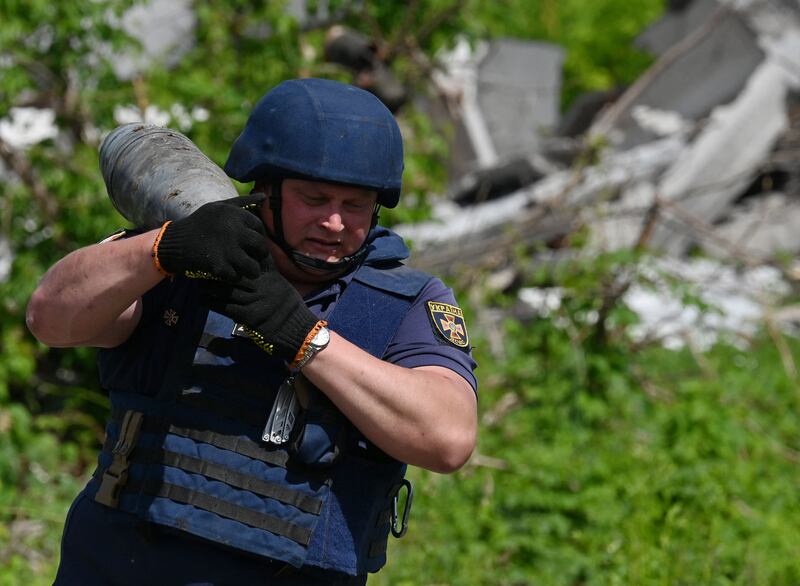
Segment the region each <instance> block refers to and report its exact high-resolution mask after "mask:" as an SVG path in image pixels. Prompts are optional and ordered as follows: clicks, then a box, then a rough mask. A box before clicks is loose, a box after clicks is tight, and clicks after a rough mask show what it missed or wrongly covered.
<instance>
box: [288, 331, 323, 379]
mask: <svg viewBox="0 0 800 586" xmlns="http://www.w3.org/2000/svg"><path fill="white" fill-rule="evenodd" d="M330 341H331V333H330V332H329V331H328V328H326V327H325V326H322V327H321V328H320V329H319V331H318V332H317V335H315V336H314V337H313V338H311V341H310V342H309V343H308V348H306V353H305V354H303V357H302V358H301V359H300V361H299V362H298V363H297V364H296V365H295V368H296V369H297V370H300V369H301V368H303V367H304V366H305V365H306V364H308V363H309V362H310V361H311V359H312V358H314V356H316V355H317V353H318V352H320V351H322V350H324V349H325V347H326V346H327V345H328V343H329V342H330Z"/></svg>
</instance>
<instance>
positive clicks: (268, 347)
mask: <svg viewBox="0 0 800 586" xmlns="http://www.w3.org/2000/svg"><path fill="white" fill-rule="evenodd" d="M199 286H200V299H201V302H202V303H203V304H204V305H206V306H207V307H208V308H209V309H212V310H213V311H216V312H217V313H221V314H223V315H227V316H228V317H230V318H231V319H233V320H234V321H235V322H236V323H238V324H241V325H243V326H244V327H245V331H247V334H248V335H249V336H250V337H251V338H252V339H253V340H254V341H255V342H256V344H258V346H259V347H261V348H262V349H263V350H265V351H267V352H269V353H270V354H274V355H276V356H280V357H281V358H283V359H284V360H286V361H287V362H292V361H293V360H294V359H295V357H296V356H297V353H298V352H299V350H300V348H301V346H303V343H304V342H305V340H306V338H307V337H308V335H309V334H310V333H311V331H312V330H313V329H314V328H315V326H316V325H317V322H318V321H319V320H318V319H317V317H316V316H315V315H314V314H313V313H311V310H309V309H308V307H306V304H305V302H304V301H303V299H302V297H300V294H299V293H298V292H297V289H295V288H294V287H292V285H290V284H289V282H288V281H287V280H286V279H284V278H283V276H282V275H281V274H280V273H279V272H278V270H277V268H276V267H275V263H274V261H273V260H272V257H271V256H270V257H268V258H267V262H266V264H265V269H264V270H263V271H262V272H261V274H259V275H258V277H256V278H255V279H242V280H240V281H239V282H238V283H235V284H232V283H221V282H217V281H202V282H201V283H200V285H199Z"/></svg>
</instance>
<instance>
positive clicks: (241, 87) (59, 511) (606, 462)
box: [0, 0, 800, 585]
mask: <svg viewBox="0 0 800 586" xmlns="http://www.w3.org/2000/svg"><path fill="white" fill-rule="evenodd" d="M131 4H134V2H132V1H125V2H123V1H120V2H112V1H111V0H93V1H91V2H89V1H81V2H73V3H63V2H62V3H58V2H45V1H43V0H29V1H26V2H24V3H23V2H18V1H11V0H3V1H2V3H0V7H2V9H1V10H0V12H2V14H3V18H2V20H0V79H2V84H0V117H4V116H7V115H8V114H9V112H10V111H11V109H12V108H13V107H18V106H46V107H52V108H54V110H55V112H56V122H57V124H58V127H59V130H60V132H59V137H58V138H57V139H48V140H45V141H43V142H41V143H39V144H37V145H35V146H32V147H30V148H28V149H23V150H21V151H20V152H18V153H17V155H19V156H20V157H21V159H19V160H17V162H18V163H20V165H21V166H20V167H19V168H18V169H17V170H18V171H19V170H23V171H26V172H25V173H22V175H23V178H22V180H20V181H16V180H15V181H7V182H5V183H3V184H2V185H1V187H2V197H1V198H0V243H1V242H2V241H5V242H8V243H9V244H10V246H11V249H12V251H13V255H14V260H13V264H12V267H11V273H10V275H9V277H8V278H7V279H6V280H4V281H2V282H0V345H1V347H2V348H3V352H2V353H1V354H0V567H2V568H3V569H2V570H0V585H4V584H9V585H10V584H20V583H30V584H40V583H41V584H45V583H49V582H50V581H51V580H52V576H53V572H54V570H55V565H54V564H55V563H57V560H58V540H59V536H60V530H61V525H62V523H63V518H64V514H65V512H66V508H67V506H68V504H69V502H70V501H71V499H72V498H73V496H74V495H75V494H76V493H77V491H78V490H79V487H80V486H81V485H82V484H83V482H84V481H85V479H86V476H87V474H88V473H89V472H90V470H91V467H92V464H93V460H94V451H95V449H96V446H97V445H98V444H99V441H100V439H101V435H102V424H101V421H102V420H103V417H104V415H105V412H106V409H107V407H106V403H105V398H104V397H103V396H102V394H101V393H100V392H99V391H98V389H97V380H96V373H95V366H94V353H93V351H92V350H90V349H80V350H58V349H48V348H45V347H43V346H42V345H40V344H38V343H37V342H36V341H35V340H33V338H32V337H31V336H30V335H29V334H28V332H27V329H26V327H25V324H24V309H25V305H26V303H27V300H28V298H29V297H30V295H31V293H32V291H33V289H34V287H35V285H36V282H37V280H38V279H39V278H40V276H41V275H42V274H43V273H44V271H45V270H46V268H47V267H48V266H50V265H51V264H52V263H53V262H55V261H56V260H57V259H58V258H60V257H62V256H63V255H65V254H66V253H68V252H69V251H71V250H73V249H74V248H76V247H78V246H81V245H85V244H88V243H91V242H94V241H96V240H98V239H99V238H101V237H103V236H105V235H106V234H108V233H110V232H111V231H113V230H115V229H116V228H117V227H118V226H120V225H122V224H125V221H124V220H123V219H122V218H120V216H119V215H118V214H117V213H116V212H115V211H114V210H113V209H112V207H111V206H110V205H109V202H108V198H107V197H106V195H105V188H104V186H103V183H102V179H101V177H100V174H99V172H98V169H97V146H98V142H99V139H100V137H101V136H102V135H103V133H104V132H107V131H109V130H110V129H111V128H113V127H114V126H115V125H116V122H115V120H114V110H115V108H116V107H118V106H125V105H135V106H137V107H139V108H141V109H144V108H146V107H147V106H157V107H158V108H159V109H161V110H163V111H167V112H169V111H175V108H176V107H178V106H180V107H181V108H183V109H184V110H185V111H191V110H192V109H193V108H203V109H205V110H207V111H208V112H209V116H208V118H207V119H204V120H203V119H196V120H194V121H193V122H192V123H191V124H190V125H188V126H187V127H185V128H184V127H180V128H179V129H180V130H181V131H183V132H185V133H186V134H187V135H188V136H189V137H190V138H191V139H192V140H194V141H195V142H196V143H197V144H198V146H199V147H200V148H201V149H202V150H203V151H204V152H206V153H207V154H208V155H209V156H210V157H211V158H212V159H213V160H214V161H216V162H217V163H222V162H223V161H224V159H225V157H226V155H227V149H228V147H229V145H230V143H231V142H232V140H233V139H234V138H235V136H236V133H237V132H238V131H239V129H240V128H241V127H242V125H243V123H244V120H245V118H246V116H247V113H248V111H249V110H250V108H251V107H252V106H253V105H254V103H255V101H256V100H257V99H258V98H259V97H260V96H261V95H262V94H263V93H264V91H265V90H267V89H268V88H269V87H271V86H272V85H274V84H275V83H277V82H278V81H280V80H282V79H284V78H287V77H293V76H298V75H318V76H325V77H336V78H340V79H348V73H347V72H345V71H342V70H340V69H337V68H333V67H331V66H330V65H327V64H324V63H322V61H321V54H322V53H321V47H322V40H323V31H319V30H310V31H305V30H302V29H301V28H300V26H299V25H298V24H297V22H295V21H294V20H293V19H292V18H291V17H290V16H288V14H287V12H286V11H285V9H284V3H281V2H265V1H261V2H245V1H243V0H213V1H210V2H202V3H197V4H196V7H197V10H198V29H197V31H196V32H197V38H198V40H199V42H198V43H197V44H196V45H195V46H194V48H193V49H192V50H191V51H190V52H189V53H188V55H186V56H185V57H184V58H183V59H182V60H181V61H180V62H179V63H178V64H177V65H176V66H175V67H174V68H172V69H169V70H167V69H165V68H164V67H163V66H162V64H158V63H155V64H153V65H152V66H151V67H150V68H149V69H147V70H144V71H141V72H140V73H139V74H138V76H137V77H136V78H135V79H133V80H131V81H120V80H119V79H117V78H116V76H115V75H114V74H113V71H112V67H111V60H110V59H107V58H106V57H104V56H110V55H112V54H113V53H112V50H113V51H114V52H118V53H119V52H124V51H130V50H135V48H136V45H135V43H133V42H132V41H131V40H130V39H127V38H126V37H125V36H124V35H123V34H122V33H121V32H120V31H119V30H118V29H117V28H115V27H113V26H112V25H111V24H110V21H109V20H108V19H107V17H106V15H107V14H109V11H111V13H117V14H119V13H120V11H121V10H122V9H123V8H124V7H125V6H127V5H131ZM322 4H327V5H328V7H329V8H330V10H331V11H338V10H344V11H345V12H344V13H343V19H344V22H345V23H346V24H348V25H349V26H351V27H353V28H356V29H357V30H360V31H362V32H365V33H367V34H368V35H370V36H371V37H372V38H375V39H377V40H378V41H380V43H379V44H380V46H381V50H385V51H389V52H390V53H391V52H392V51H393V52H394V53H393V58H392V60H391V61H392V67H393V68H394V70H395V71H396V72H397V73H398V74H400V75H402V76H403V77H404V79H405V80H407V81H409V82H410V83H411V84H412V85H413V86H414V87H416V88H417V89H418V90H420V91H421V85H419V81H420V80H421V79H422V78H423V77H424V75H423V70H422V69H421V68H420V64H419V63H418V62H417V61H416V60H415V58H414V55H415V53H414V51H420V52H421V54H423V55H424V56H425V57H426V59H432V57H433V55H434V54H435V52H436V51H437V50H439V49H440V48H443V47H448V46H451V45H452V44H453V43H454V41H455V38H456V37H457V36H458V35H465V36H466V37H467V38H470V39H472V40H476V39H478V38H482V37H484V36H485V35H489V36H493V37H516V38H523V39H539V40H543V41H549V42H554V43H558V44H560V45H562V46H563V47H565V49H566V63H565V74H564V75H565V77H564V100H565V103H569V102H570V101H571V100H572V99H574V97H575V96H576V95H578V93H580V92H582V91H585V90H590V89H605V88H609V87H612V86H615V85H617V84H624V83H629V82H631V81H632V80H633V79H634V78H635V77H636V76H637V75H638V74H639V73H640V72H641V70H642V68H643V67H644V66H646V64H647V63H648V62H649V58H648V57H645V56H642V55H641V54H639V53H637V52H635V51H633V50H631V49H630V41H631V39H632V38H633V37H634V36H635V35H636V34H637V33H638V32H639V31H640V30H641V29H642V28H643V26H644V25H645V24H647V23H649V22H650V21H652V20H653V19H654V18H655V17H656V16H657V14H658V13H659V12H660V10H661V2H660V0H632V1H629V2H620V1H619V0H595V1H593V2H579V1H578V0H561V1H559V2H556V1H555V0H503V1H498V2H477V1H475V0H468V1H465V2H456V1H455V0H453V1H447V0H416V1H412V2H411V3H410V4H409V3H403V2H396V1H392V2H367V3H352V2H347V1H345V0H342V1H338V2H329V3H321V2H318V3H313V2H311V3H309V5H310V6H311V7H312V9H313V8H314V6H319V5H322ZM353 6H355V7H357V8H358V10H357V11H355V12H350V13H348V12H346V10H347V9H348V7H351V8H352V7H353ZM98 47H104V48H106V49H107V50H105V49H104V50H103V51H100V52H98V51H97V48H98ZM409 48H410V49H413V51H409V50H408V49H409ZM416 55H417V56H418V55H419V54H416ZM400 123H401V126H402V129H403V133H404V136H405V140H406V145H405V146H406V151H407V153H408V159H407V163H406V165H407V172H406V176H405V183H406V193H405V194H404V198H405V201H406V202H413V205H410V206H405V207H404V208H403V209H400V210H393V211H386V212H384V218H383V219H384V221H386V222H387V223H388V224H392V223H395V222H408V221H415V220H418V219H420V218H423V217H424V216H425V214H426V213H427V212H428V207H429V202H428V199H427V196H428V194H429V193H432V192H438V191H441V187H442V185H443V184H444V181H445V176H444V175H445V170H444V161H445V160H446V159H447V152H446V151H447V144H448V139H449V137H448V135H447V131H446V130H443V129H441V128H438V127H435V126H433V125H432V123H431V122H430V121H429V120H428V119H427V118H426V117H425V116H424V115H423V114H422V113H420V112H419V111H417V110H415V109H414V108H413V107H409V108H408V109H406V110H405V111H403V113H402V114H401V116H400ZM170 124H171V125H172V126H173V127H178V125H179V120H178V116H174V117H173V120H172V121H171V123H170ZM0 146H1V145H0ZM4 162H5V163H6V166H8V165H9V164H10V162H13V161H10V160H6V158H5V157H4ZM241 187H242V189H244V186H241ZM639 260H640V259H639V258H638V255H636V254H633V253H629V252H624V253H619V254H614V255H607V256H604V257H601V258H593V259H589V258H585V259H579V260H578V261H577V262H574V263H571V264H568V265H560V266H558V267H556V268H555V269H548V268H543V269H542V271H541V272H540V274H537V275H534V277H533V279H532V282H531V283H529V284H536V285H548V286H557V287H561V288H563V289H565V290H567V291H568V292H569V295H567V296H566V297H565V299H564V301H563V303H562V305H561V307H560V308H559V309H558V310H557V311H555V312H553V313H552V314H550V315H548V316H545V317H539V318H536V319H530V320H524V321H509V322H508V323H506V324H504V326H503V329H502V336H503V338H504V340H505V351H504V352H502V353H500V354H494V353H493V352H491V351H490V348H489V342H488V340H489V335H488V333H486V332H484V333H482V332H480V331H479V330H478V329H477V328H476V327H475V326H474V324H475V323H476V322H475V320H474V319H472V321H471V322H470V323H471V324H472V326H473V327H472V336H473V339H474V340H476V342H477V349H476V355H477V358H478V361H479V363H480V365H481V366H480V369H479V371H478V374H479V377H480V384H481V390H480V410H481V416H482V422H483V423H482V427H481V437H480V444H479V449H478V455H477V456H476V458H475V459H474V460H473V462H472V463H471V464H470V465H469V466H467V467H466V468H465V469H464V470H463V471H461V472H459V473H457V474H455V475H451V476H439V475H435V474H431V473H427V472H424V471H419V470H414V471H412V475H413V477H414V479H415V480H416V483H417V496H416V498H415V507H414V510H413V512H412V524H411V529H410V531H409V534H408V535H407V537H406V538H405V539H403V540H402V541H399V542H393V544H392V548H391V549H392V551H391V552H390V563H389V566H388V567H387V568H386V569H385V570H384V571H382V572H381V573H380V574H378V575H376V576H374V577H372V578H371V579H370V583H371V584H372V583H374V584H433V583H436V584H491V585H495V584H509V585H511V584H514V585H516V584H548V585H550V584H553V585H558V584H569V585H577V584H586V585H588V584H643V585H651V584H652V585H661V584H670V585H672V584H720V585H722V584H725V585H728V584H748V585H750V584H765V585H766V584H770V585H772V584H778V585H780V584H787V585H788V584H796V583H798V582H800V564H799V563H798V561H797V560H798V556H797V555H796V552H797V551H798V549H800V547H799V546H800V543H798V541H800V539H798V533H797V531H796V529H797V526H798V524H800V502H798V500H799V498H800V497H798V496H797V495H798V494H800V491H798V490H797V489H798V488H800V487H799V486H798V478H800V475H798V466H799V465H800V456H798V450H800V443H799V440H798V437H799V435H800V434H799V431H800V422H798V417H799V416H798V413H800V409H798V400H800V394H799V390H798V381H797V380H796V379H794V378H793V377H792V376H791V375H790V374H787V371H786V369H785V368H784V366H783V364H784V362H783V361H784V360H785V356H784V357H782V356H781V355H780V353H779V352H778V351H777V350H776V348H775V345H774V343H773V341H772V338H770V337H768V336H764V337H762V338H758V339H756V340H754V341H753V345H752V346H751V347H750V348H749V349H748V350H746V351H743V350H740V349H737V348H735V347H733V346H730V345H726V344H724V343H721V344H719V345H718V346H717V347H715V348H714V349H712V350H711V351H709V352H707V353H704V354H703V355H702V356H700V357H697V356H695V355H693V354H692V353H690V352H688V351H680V352H673V351H668V350H664V349H661V348H644V349H643V348H639V347H638V346H636V345H635V344H633V342H632V341H631V339H630V336H629V326H630V325H631V323H632V322H633V321H634V320H635V316H634V315H633V314H632V313H631V312H630V311H629V310H628V308H626V307H625V306H624V304H622V303H621V302H620V301H619V296H618V294H619V293H620V292H621V291H623V290H624V287H625V284H626V283H628V282H630V281H632V280H633V281H637V282H641V281H642V279H643V277H642V275H641V274H640V272H639V271H638V269H637V267H638V264H639ZM675 286H676V287H680V284H679V283H676V284H675ZM468 297H471V296H468V295H466V294H465V295H462V296H461V297H460V298H461V299H462V300H463V299H466V298H468ZM685 298H686V300H687V301H689V302H692V301H693V298H692V292H691V291H689V290H687V291H686V294H685ZM694 301H695V302H696V301H697V300H696V299H694ZM499 302H500V300H498V299H496V298H489V299H486V300H484V301H483V303H486V304H497V303H499ZM504 302H505V303H507V301H504ZM482 307H483V305H481V304H480V303H477V302H476V303H475V305H474V307H465V310H466V312H467V314H468V315H469V316H470V318H472V317H473V316H474V315H475V314H477V313H479V312H481V311H482ZM706 309H707V310H710V309H711V308H706ZM787 343H788V344H789V346H790V350H791V352H792V354H793V355H794V356H798V346H797V343H796V341H794V340H789V341H788V342H787Z"/></svg>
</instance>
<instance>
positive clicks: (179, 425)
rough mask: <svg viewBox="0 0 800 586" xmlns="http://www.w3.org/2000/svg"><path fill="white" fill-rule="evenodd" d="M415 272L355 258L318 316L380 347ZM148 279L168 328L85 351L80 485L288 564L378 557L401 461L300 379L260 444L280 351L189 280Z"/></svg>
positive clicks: (147, 329)
mask: <svg viewBox="0 0 800 586" xmlns="http://www.w3.org/2000/svg"><path fill="white" fill-rule="evenodd" d="M381 260H382V261H383V260H384V259H381ZM429 279H430V276H428V275H426V274H424V273H420V272H418V271H414V270H412V269H409V268H407V267H405V266H403V265H401V264H399V263H398V262H396V261H390V262H385V261H384V262H381V263H380V264H378V265H374V266H366V265H365V266H362V267H360V268H359V269H358V270H357V271H356V273H355V274H354V276H353V279H352V281H351V282H350V284H349V285H348V286H347V288H346V289H345V291H344V293H343V294H342V295H341V297H340V298H339V300H338V302H337V304H336V306H335V308H334V310H333V312H332V313H331V314H330V315H329V316H328V321H329V324H330V325H329V327H330V328H331V329H332V330H334V331H336V332H337V333H338V334H340V335H342V336H343V337H345V338H346V339H348V340H349V341H350V342H352V343H354V344H356V345H357V346H359V347H361V348H362V349H364V350H365V351H367V352H369V353H370V354H372V355H373V356H376V357H379V358H380V357H382V356H383V354H384V352H385V351H386V348H387V346H388V344H389V342H390V341H391V339H392V337H393V336H394V333H395V332H396V330H397V328H398V327H399V325H400V323H401V321H402V320H403V318H404V317H405V315H406V314H407V312H408V310H409V308H410V306H411V304H412V303H413V301H414V299H415V298H416V297H417V296H418V295H419V293H420V292H421V291H422V289H423V288H424V286H425V284H426V283H427V282H428V280H429ZM160 286H168V287H170V292H169V294H168V295H166V296H164V302H163V307H159V308H158V309H157V311H158V314H157V315H158V316H160V317H162V318H163V321H164V322H166V323H167V324H168V325H169V326H170V327H164V326H163V324H156V325H153V324H152V323H150V322H156V321H157V320H148V324H142V325H141V326H140V328H139V330H137V332H136V333H135V334H134V337H132V339H131V340H129V343H131V344H133V346H134V348H137V349H139V350H140V351H137V352H133V351H130V349H126V351H125V353H124V357H123V359H121V357H120V353H119V352H116V353H114V352H101V353H100V355H99V366H100V376H101V382H102V383H103V385H104V387H105V388H106V389H108V391H109V393H110V398H111V407H112V417H111V421H110V422H109V424H108V426H107V428H106V442H105V445H104V449H103V451H102V452H101V454H100V458H99V466H98V469H97V471H96V472H95V475H94V478H93V480H92V481H91V482H90V485H89V487H88V494H89V496H90V497H93V498H95V500H97V501H98V502H102V503H103V504H106V505H109V506H113V507H116V508H118V509H120V510H122V511H127V512H129V513H133V514H136V515H138V516H139V517H141V518H142V519H145V520H147V521H150V522H153V523H156V524H159V525H163V526H166V527H171V528H173V529H175V530H179V531H184V532H187V533H189V534H192V535H195V536H199V537H202V538H204V539H207V540H210V541H213V542H216V543H220V544H223V545H225V546H228V547H232V548H235V549H238V550H243V551H247V552H250V553H253V554H256V555H259V556H265V557H269V558H272V559H276V560H281V561H284V562H287V563H290V564H292V565H294V566H297V567H299V566H302V565H309V566H315V567H319V568H324V569H330V570H335V571H338V572H344V573H348V574H353V575H355V574H364V573H366V572H375V571H377V570H378V569H380V568H381V567H382V566H383V565H384V564H385V562H386V541H387V537H388V534H389V531H390V525H391V521H390V519H391V514H390V513H391V507H392V501H393V498H394V497H396V494H397V491H398V490H399V486H400V483H401V481H402V479H403V476H404V474H405V469H406V466H405V464H403V463H401V462H398V461H397V460H394V459H393V458H391V457H389V456H387V455H386V454H384V453H383V452H381V451H380V450H379V449H377V448H376V447H375V446H372V445H371V444H370V443H369V442H368V441H366V439H365V438H363V437H362V436H361V434H360V433H359V432H358V431H357V430H356V429H355V428H354V427H353V426H352V425H351V424H350V423H349V422H348V421H347V420H346V419H345V418H344V416H343V415H342V414H341V413H340V412H339V411H338V410H337V409H336V408H335V407H334V406H333V404H332V403H331V402H330V401H329V400H328V399H327V398H326V397H325V395H324V394H322V393H321V392H320V391H318V390H316V389H314V388H313V387H311V388H310V393H309V394H308V395H307V396H306V401H305V409H304V410H303V411H302V412H301V418H300V424H299V425H296V426H295V430H296V431H297V433H294V432H293V433H294V437H293V439H292V441H291V442H290V446H289V448H283V447H280V448H279V447H276V446H272V445H268V444H265V443H263V442H262V441H261V439H260V438H261V433H262V431H263V427H264V424H265V422H266V419H267V416H268V414H269V411H270V408H271V406H272V402H273V401H274V398H275V396H276V393H277V391H278V388H279V386H280V384H281V382H282V381H283V380H284V379H285V378H286V376H287V375H288V374H289V373H288V371H287V369H286V366H285V364H284V363H283V362H282V361H281V360H279V359H275V358H273V357H271V356H269V355H267V354H265V353H264V352H263V351H262V350H260V349H259V348H257V347H256V346H255V345H254V344H253V343H252V342H251V341H250V340H249V339H246V338H242V337H239V336H236V335H235V334H234V328H235V324H234V323H233V321H232V320H231V319H229V318H227V317H225V316H223V315H220V314H217V313H214V312H209V311H208V310H205V309H203V308H202V307H200V306H199V305H198V304H197V303H196V299H195V295H196V292H195V289H194V284H193V283H192V282H191V281H188V280H186V281H180V280H179V281H176V282H175V283H173V284H170V283H167V282H164V283H162V284H161V285H160ZM170 320H172V321H173V323H172V324H169V321H170ZM159 327H160V329H158V328H159ZM156 331H158V332H160V333H158V334H156ZM137 337H138V338H137ZM135 338H137V339H135ZM142 380H144V381H146V383H145V384H144V386H145V387H146V388H134V387H135V386H136V384H141V382H139V383H134V381H142ZM309 386H310V385H309Z"/></svg>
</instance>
